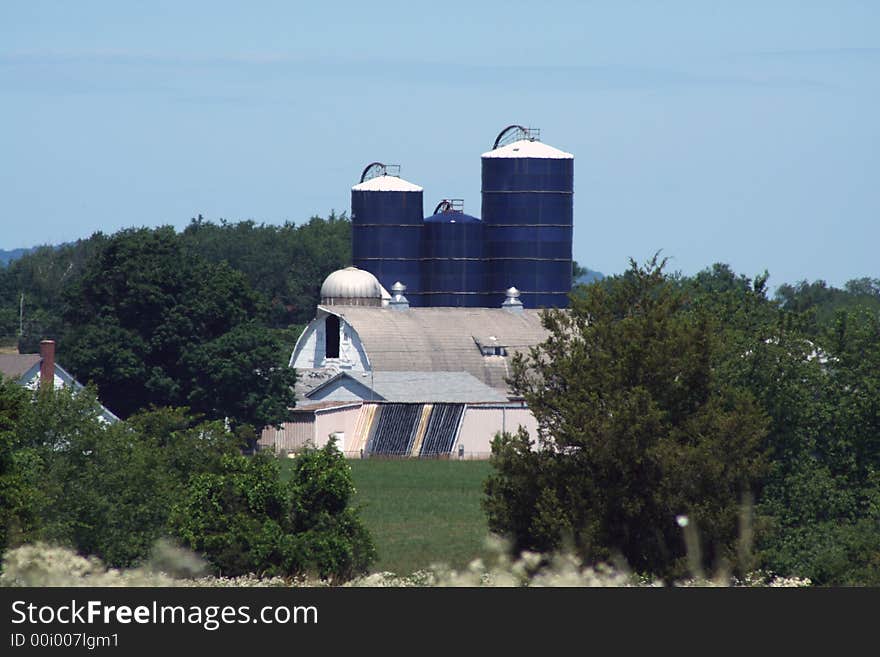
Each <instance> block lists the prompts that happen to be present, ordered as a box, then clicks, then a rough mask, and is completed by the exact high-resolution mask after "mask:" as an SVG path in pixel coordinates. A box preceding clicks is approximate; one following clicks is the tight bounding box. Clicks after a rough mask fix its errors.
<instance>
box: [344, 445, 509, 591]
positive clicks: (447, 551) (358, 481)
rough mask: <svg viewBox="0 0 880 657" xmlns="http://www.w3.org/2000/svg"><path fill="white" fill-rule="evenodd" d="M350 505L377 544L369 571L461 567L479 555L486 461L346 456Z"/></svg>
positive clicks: (484, 531)
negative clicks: (351, 480)
mask: <svg viewBox="0 0 880 657" xmlns="http://www.w3.org/2000/svg"><path fill="white" fill-rule="evenodd" d="M349 463H350V464H351V468H352V475H353V477H354V483H355V487H356V489H357V494H356V496H355V504H356V505H358V506H360V507H361V517H362V518H363V520H364V523H365V524H366V526H367V528H368V529H369V530H370V533H371V534H372V536H373V540H374V541H375V542H376V549H377V551H378V553H379V558H378V560H377V561H376V563H375V564H374V565H373V567H372V568H371V570H373V571H380V570H383V571H391V572H394V573H397V574H399V575H408V574H410V573H412V572H413V571H415V570H418V569H420V568H425V567H427V566H429V565H431V564H432V563H445V564H447V565H449V566H451V567H453V568H459V569H460V568H462V567H463V566H465V565H467V564H468V563H469V562H470V561H472V560H473V559H475V558H476V557H479V556H482V555H483V554H484V549H483V547H484V541H485V539H486V536H487V534H488V529H487V526H486V515H485V513H484V512H483V510H482V508H481V507H480V500H481V499H482V496H483V481H485V479H486V478H487V477H488V476H489V473H490V472H491V470H492V467H491V466H490V465H489V462H488V461H441V460H416V459H413V460H381V459H366V460H358V459H353V460H350V461H349Z"/></svg>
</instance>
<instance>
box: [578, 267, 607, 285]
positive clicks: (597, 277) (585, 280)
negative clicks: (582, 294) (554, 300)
mask: <svg viewBox="0 0 880 657" xmlns="http://www.w3.org/2000/svg"><path fill="white" fill-rule="evenodd" d="M586 270H587V272H586V273H585V274H582V275H581V276H578V277H577V278H576V279H575V281H574V284H575V285H589V284H590V283H592V282H593V281H601V280H602V279H603V278H605V274H603V273H602V272H600V271H593V270H592V269H590V268H588V267H587V268H586Z"/></svg>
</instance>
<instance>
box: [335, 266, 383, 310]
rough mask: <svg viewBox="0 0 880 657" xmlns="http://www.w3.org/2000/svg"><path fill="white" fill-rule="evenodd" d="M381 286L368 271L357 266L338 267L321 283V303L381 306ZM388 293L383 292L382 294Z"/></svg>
mask: <svg viewBox="0 0 880 657" xmlns="http://www.w3.org/2000/svg"><path fill="white" fill-rule="evenodd" d="M383 292H384V290H383V288H382V286H381V285H380V284H379V280H378V279H377V278H376V277H375V276H373V275H372V274H371V273H370V272H368V271H364V270H363V269H358V268H357V267H346V268H345V269H338V270H337V271H334V272H333V273H332V274H330V275H329V276H328V277H327V278H325V279H324V283H323V285H321V304H322V305H326V306H381V305H382V298H383ZM387 295H388V293H387V292H385V294H384V296H387Z"/></svg>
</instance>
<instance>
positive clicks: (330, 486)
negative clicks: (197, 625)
mask: <svg viewBox="0 0 880 657" xmlns="http://www.w3.org/2000/svg"><path fill="white" fill-rule="evenodd" d="M353 492H354V488H353V485H352V482H351V474H350V471H349V467H348V465H347V464H346V462H345V459H344V458H343V457H342V455H341V453H339V452H338V450H337V449H336V447H335V445H334V443H333V442H332V441H331V442H330V443H328V445H327V446H326V447H324V448H322V449H321V450H313V451H307V452H305V453H304V454H302V455H300V456H299V457H297V460H296V462H295V463H294V469H293V476H292V479H291V481H290V482H289V483H288V484H286V485H285V484H284V483H283V482H282V480H281V477H280V472H279V467H278V462H277V460H275V459H273V458H272V457H269V456H266V455H264V454H257V455H256V456H253V457H250V458H248V457H243V456H229V457H224V459H223V464H222V470H221V472H218V473H204V474H200V475H197V476H195V477H194V478H193V479H192V481H191V483H190V486H189V491H188V494H187V496H186V497H185V498H184V499H183V500H181V501H180V502H179V503H178V504H176V505H175V506H174V509H173V511H172V519H171V526H172V528H173V530H174V532H175V533H176V535H177V536H178V537H179V538H180V539H181V540H182V541H183V542H184V543H185V544H186V545H188V546H189V547H191V548H192V549H194V550H195V551H197V552H198V553H200V554H201V555H203V556H204V557H205V558H206V559H207V560H208V561H209V562H210V563H211V564H213V565H214V567H215V568H216V569H217V570H218V571H219V572H220V573H222V574H223V575H227V576H234V575H241V574H244V573H249V572H259V573H261V574H265V575H282V576H294V575H303V574H314V575H318V576H320V577H322V578H334V579H349V578H351V577H352V576H354V575H355V574H359V573H361V572H364V571H365V570H366V568H367V567H368V566H369V564H370V562H371V561H372V560H373V559H374V558H375V550H374V547H373V543H372V540H371V539H370V536H369V534H368V533H367V531H366V529H364V527H363V526H362V525H361V523H360V520H359V519H358V516H357V513H356V511H355V510H353V509H352V508H351V507H350V506H349V502H350V498H351V495H352V494H353Z"/></svg>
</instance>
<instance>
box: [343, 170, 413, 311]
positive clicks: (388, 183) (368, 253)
mask: <svg viewBox="0 0 880 657" xmlns="http://www.w3.org/2000/svg"><path fill="white" fill-rule="evenodd" d="M399 171H400V167H399V166H396V165H384V164H381V163H379V162H373V163H372V164H370V165H368V166H367V167H366V168H365V169H364V172H363V173H362V174H361V181H360V183H358V184H357V185H355V186H354V187H352V188H351V232H352V239H351V250H352V260H353V263H352V264H354V266H355V267H358V268H360V269H365V270H367V271H368V272H370V273H371V274H373V275H374V276H375V277H376V278H378V279H379V282H380V283H381V284H382V286H383V287H384V288H385V289H386V290H391V287H392V286H393V285H394V283H396V282H397V281H400V282H401V283H403V284H404V285H406V297H407V299H408V300H409V303H410V305H412V306H419V305H422V295H421V291H422V280H421V278H422V272H421V237H422V220H423V217H424V209H423V205H422V188H421V187H419V186H418V185H414V184H412V183H410V182H407V181H406V180H404V179H403V178H401V177H400V176H399V175H395V174H397V173H399Z"/></svg>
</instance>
